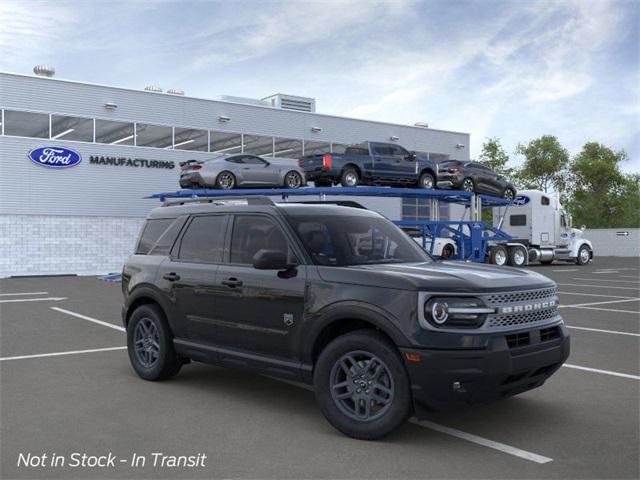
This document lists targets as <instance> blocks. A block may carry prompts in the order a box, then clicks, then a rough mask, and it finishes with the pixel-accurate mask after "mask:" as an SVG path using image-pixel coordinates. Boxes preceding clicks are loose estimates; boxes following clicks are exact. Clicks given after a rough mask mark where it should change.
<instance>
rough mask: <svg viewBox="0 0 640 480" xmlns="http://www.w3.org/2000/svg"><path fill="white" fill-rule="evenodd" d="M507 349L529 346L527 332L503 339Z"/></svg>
mask: <svg viewBox="0 0 640 480" xmlns="http://www.w3.org/2000/svg"><path fill="white" fill-rule="evenodd" d="M505 338H506V339H507V345H509V348H518V347H524V346H526V345H529V341H530V338H529V332H521V333H513V334H511V335H507V336H506V337H505Z"/></svg>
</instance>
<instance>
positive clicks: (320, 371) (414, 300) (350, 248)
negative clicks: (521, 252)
mask: <svg viewBox="0 0 640 480" xmlns="http://www.w3.org/2000/svg"><path fill="white" fill-rule="evenodd" d="M122 289H123V293H124V306H123V310H122V314H123V321H124V325H125V327H126V329H127V343H128V351H129V358H130V360H131V363H132V365H133V368H134V370H135V371H136V372H137V374H138V375H139V376H140V377H142V378H144V379H147V380H160V379H165V378H168V377H171V376H173V375H175V374H176V373H178V371H179V370H180V368H181V367H182V365H184V364H185V363H188V362H189V361H191V360H193V361H200V362H207V363H212V364H217V365H223V366H228V367H233V368H246V369H251V370H254V371H258V372H260V373H264V374H268V375H271V376H278V377H281V378H286V379H290V380H297V381H301V382H306V383H308V384H311V385H313V386H314V390H315V394H316V398H317V401H318V403H319V405H320V409H321V410H322V413H323V414H324V415H325V416H326V418H327V419H328V420H329V422H330V423H331V424H332V425H333V426H334V427H336V428H337V429H338V430H340V431H341V432H343V433H345V434H347V435H350V436H352V437H356V438H362V439H375V438H380V437H382V436H384V435H386V434H388V433H390V432H392V431H393V430H395V429H396V428H398V427H399V426H400V425H401V424H403V422H405V421H406V420H407V418H409V417H410V416H411V415H412V414H414V413H415V414H417V415H418V416H421V415H422V414H423V413H424V412H426V411H429V410H434V409H443V408H452V407H456V406H463V405H468V404H475V403H484V402H489V401H493V400H498V399H501V398H505V397H508V396H511V395H515V394H518V393H521V392H524V391H527V390H530V389H532V388H535V387H538V386H540V385H542V384H543V383H544V382H545V380H547V378H549V377H550V376H551V375H552V374H553V373H554V372H555V371H556V370H557V369H558V368H560V366H561V365H562V364H563V362H564V361H565V360H566V359H567V357H568V355H569V337H568V335H567V331H566V329H565V327H564V325H563V322H562V319H561V318H560V316H559V315H558V310H557V302H558V297H557V291H556V286H555V284H554V283H553V282H552V281H551V280H549V279H547V278H545V277H543V276H541V275H539V274H537V273H533V272H528V271H525V270H517V269H512V268H506V267H495V266H489V265H476V264H466V263H457V262H446V261H445V262H442V261H435V260H434V259H432V258H431V257H430V256H429V255H428V254H427V253H426V252H425V251H424V250H422V249H421V248H420V247H419V246H418V245H417V244H416V243H415V242H414V241H413V240H412V239H411V238H410V237H409V236H407V235H406V234H405V233H403V232H402V230H400V229H399V228H398V227H396V226H395V225H394V224H393V223H392V222H390V221H389V220H387V219H385V218H384V217H382V216H381V215H378V214H377V213H374V212H371V211H368V210H365V209H360V208H350V207H345V206H336V205H317V204H316V205H311V204H303V203H300V204H296V203H283V204H274V203H272V202H271V200H269V199H268V198H266V197H249V198H247V199H244V200H242V199H235V200H231V199H227V200H216V199H200V200H195V201H193V200H191V201H185V202H178V204H165V206H162V207H159V208H156V209H154V210H153V211H152V212H151V214H150V215H149V217H148V219H147V221H146V224H145V226H144V228H143V231H142V234H141V237H140V240H139V242H138V246H137V250H136V252H135V254H134V255H133V256H131V257H130V258H129V259H128V261H127V263H126V265H125V267H124V271H123V282H122Z"/></svg>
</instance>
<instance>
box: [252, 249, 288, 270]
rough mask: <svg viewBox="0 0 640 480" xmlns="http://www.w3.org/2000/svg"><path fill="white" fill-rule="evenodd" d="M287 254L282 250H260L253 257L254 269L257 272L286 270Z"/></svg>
mask: <svg viewBox="0 0 640 480" xmlns="http://www.w3.org/2000/svg"><path fill="white" fill-rule="evenodd" d="M289 266H290V265H289V264H288V263H287V254H286V253H284V252H282V251H280V250H265V249H262V250H258V251H257V252H256V254H255V255H254V256H253V268H255V269H257V270H286V269H287V268H289Z"/></svg>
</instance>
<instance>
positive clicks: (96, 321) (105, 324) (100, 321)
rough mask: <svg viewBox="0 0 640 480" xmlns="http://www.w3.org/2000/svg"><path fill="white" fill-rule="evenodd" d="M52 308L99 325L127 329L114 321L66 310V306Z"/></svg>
mask: <svg viewBox="0 0 640 480" xmlns="http://www.w3.org/2000/svg"><path fill="white" fill-rule="evenodd" d="M51 310H55V311H56V312H60V313H66V314H67V315H71V316H72V317H77V318H81V319H82V320H86V321H87V322H93V323H97V324H98V325H102V326H104V327H109V328H113V329H114V330H119V331H121V332H124V331H125V328H124V327H121V326H119V325H114V324H113V323H109V322H103V321H102V320H98V319H97V318H92V317H87V316H86V315H81V314H79V313H76V312H72V311H70V310H65V309H64V308H58V307H51Z"/></svg>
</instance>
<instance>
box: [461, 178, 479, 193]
mask: <svg viewBox="0 0 640 480" xmlns="http://www.w3.org/2000/svg"><path fill="white" fill-rule="evenodd" d="M460 189H461V190H463V191H465V192H475V191H476V182H474V181H473V178H471V177H467V178H465V179H464V180H462V184H461V185H460Z"/></svg>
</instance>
